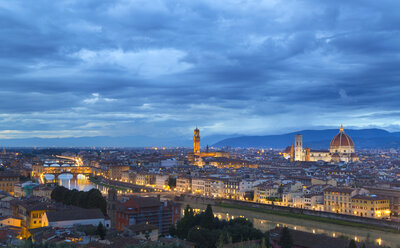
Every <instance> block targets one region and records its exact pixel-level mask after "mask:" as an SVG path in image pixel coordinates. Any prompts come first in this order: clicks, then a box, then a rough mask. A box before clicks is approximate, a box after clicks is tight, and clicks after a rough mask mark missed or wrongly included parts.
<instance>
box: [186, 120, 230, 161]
mask: <svg viewBox="0 0 400 248" xmlns="http://www.w3.org/2000/svg"><path fill="white" fill-rule="evenodd" d="M207 157H214V158H222V157H223V158H229V153H228V152H224V151H210V150H209V149H208V146H207V148H206V151H205V152H202V151H201V150H200V130H199V129H198V128H197V127H196V129H194V135H193V152H189V153H188V159H189V161H190V162H192V163H194V164H195V165H198V166H203V165H204V162H203V158H207Z"/></svg>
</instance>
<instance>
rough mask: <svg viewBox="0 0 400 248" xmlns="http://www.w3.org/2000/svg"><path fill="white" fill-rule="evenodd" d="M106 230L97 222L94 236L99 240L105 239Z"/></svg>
mask: <svg viewBox="0 0 400 248" xmlns="http://www.w3.org/2000/svg"><path fill="white" fill-rule="evenodd" d="M106 233H107V230H106V228H105V227H104V225H103V223H101V222H99V225H98V226H97V229H96V234H97V235H99V237H100V239H104V238H105V237H106Z"/></svg>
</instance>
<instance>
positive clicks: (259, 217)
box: [46, 175, 400, 248]
mask: <svg viewBox="0 0 400 248" xmlns="http://www.w3.org/2000/svg"><path fill="white" fill-rule="evenodd" d="M46 178H47V179H48V180H53V179H54V177H52V176H46ZM58 184H60V185H63V186H64V187H66V188H69V189H77V190H84V191H88V190H90V189H92V188H97V189H99V190H100V191H102V193H106V192H107V189H106V188H104V187H102V186H98V185H95V184H93V183H91V182H90V181H89V179H88V178H87V177H85V176H78V178H77V179H73V178H72V175H61V176H60V177H59V180H58ZM184 205H186V203H184ZM190 205H191V206H192V207H193V208H194V209H195V210H197V211H200V210H204V209H205V207H206V206H205V205H202V204H193V203H190ZM182 208H184V206H182ZM213 210H214V214H215V215H216V216H217V217H218V218H221V219H225V220H228V219H232V218H238V217H244V218H247V219H248V220H250V221H252V222H253V223H254V226H255V227H256V228H258V229H260V230H262V231H266V230H270V229H272V228H275V227H277V226H288V227H289V228H292V229H296V230H300V231H306V232H311V233H320V234H325V235H328V236H331V237H340V236H346V237H348V238H352V239H356V240H358V241H364V240H366V239H368V240H370V241H371V242H373V243H375V244H377V245H382V246H391V247H392V248H396V247H400V234H398V233H391V232H383V231H378V230H372V229H364V228H355V227H348V226H342V225H335V224H330V223H323V222H316V221H310V220H303V219H297V218H291V217H285V216H278V215H273V214H264V213H258V212H252V211H248V210H238V209H228V208H220V207H215V206H214V207H213Z"/></svg>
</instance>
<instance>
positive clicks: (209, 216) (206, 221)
mask: <svg viewBox="0 0 400 248" xmlns="http://www.w3.org/2000/svg"><path fill="white" fill-rule="evenodd" d="M201 227H203V228H207V229H213V228H214V213H213V211H212V208H211V205H210V204H208V205H207V208H206V211H205V212H204V217H203V219H202V221H201Z"/></svg>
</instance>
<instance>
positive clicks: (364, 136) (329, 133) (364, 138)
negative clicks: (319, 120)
mask: <svg viewBox="0 0 400 248" xmlns="http://www.w3.org/2000/svg"><path fill="white" fill-rule="evenodd" d="M338 132H339V130H338V129H325V130H302V131H298V132H293V133H287V134H281V135H265V136H240V137H234V138H227V139H223V140H221V141H219V142H217V143H215V144H214V145H213V146H215V147H225V146H230V147H243V148H248V147H259V148H285V147H287V146H289V145H290V144H291V143H292V142H293V143H294V136H295V135H296V134H302V135H303V147H310V148H311V149H329V146H330V142H331V140H332V138H333V137H334V136H335V135H336V134H337V133H338ZM345 132H346V133H347V134H348V135H349V136H350V137H351V138H352V139H353V141H354V145H355V148H356V149H363V148H382V149H385V148H399V147H400V132H392V133H391V132H388V131H386V130H382V129H360V130H352V129H345Z"/></svg>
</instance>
